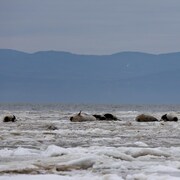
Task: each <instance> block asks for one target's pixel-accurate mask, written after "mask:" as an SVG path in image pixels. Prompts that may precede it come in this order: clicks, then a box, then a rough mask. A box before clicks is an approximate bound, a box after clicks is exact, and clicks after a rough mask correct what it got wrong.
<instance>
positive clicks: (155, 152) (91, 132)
mask: <svg viewBox="0 0 180 180" xmlns="http://www.w3.org/2000/svg"><path fill="white" fill-rule="evenodd" d="M73 107H74V106H73ZM28 108H29V107H28ZM46 108H47V109H48V107H46ZM138 108H139V107H138ZM70 109H71V108H70ZM72 109H73V108H72ZM102 109H103V110H104V112H105V111H106V112H107V111H108V112H113V114H115V115H116V116H117V117H119V118H120V119H122V121H115V122H112V121H105V122H83V123H73V122H70V121H69V117H70V115H71V114H73V113H74V110H72V111H69V109H68V110H67V109H66V108H64V109H61V110H58V109H52V108H49V111H47V110H45V109H43V108H42V107H41V108H40V109H38V110H37V109H36V108H34V109H33V107H31V108H29V109H22V110H21V109H17V108H15V110H13V109H8V107H6V108H3V109H2V110H1V109H0V118H1V119H2V118H3V116H4V115H5V114H6V113H10V112H11V113H13V114H16V115H17V117H18V121H17V122H15V123H3V122H2V121H0V139H1V141H0V162H1V163H0V180H1V179H3V180H11V179H13V180H16V179H18V180H19V179H21V178H22V179H24V178H26V179H32V178H33V179H35V180H39V179H44V180H46V179H47V180H49V179H64V180H66V179H67V180H71V179H72V180H73V179H75V180H76V179H87V180H88V179H100V180H101V179H102V180H116V179H124V180H125V179H126V180H135V179H139V180H141V179H142V180H146V179H147V180H151V179H159V180H160V179H162V180H164V179H170V180H171V179H174V180H176V179H179V178H180V148H179V145H180V139H179V137H180V131H179V130H180V125H179V122H163V123H162V122H151V123H139V122H135V117H136V116H137V115H138V114H140V113H141V112H143V111H144V107H143V109H139V110H138V111H137V110H136V111H135V110H131V109H128V110H127V111H125V110H124V109H123V108H122V109H123V110H122V109H118V108H116V109H114V106H113V107H112V109H109V106H108V107H106V106H104V107H103V108H101V110H102ZM96 110H97V109H96V107H93V106H92V107H88V111H86V112H88V113H93V112H95V111H96ZM171 111H172V110H171ZM171 111H169V112H171ZM102 112H103V111H102ZM146 112H148V113H151V114H153V115H154V116H156V117H160V116H161V115H162V112H164V110H162V111H156V112H153V111H152V109H147V111H146ZM174 113H175V114H176V115H177V116H179V115H180V113H179V111H174ZM49 125H55V126H56V127H57V130H49V129H48V128H47V127H48V126H49Z"/></svg>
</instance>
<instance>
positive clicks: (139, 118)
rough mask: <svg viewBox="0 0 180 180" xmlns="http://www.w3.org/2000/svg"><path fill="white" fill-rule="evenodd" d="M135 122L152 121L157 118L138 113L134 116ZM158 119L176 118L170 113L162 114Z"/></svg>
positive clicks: (172, 119)
mask: <svg viewBox="0 0 180 180" xmlns="http://www.w3.org/2000/svg"><path fill="white" fill-rule="evenodd" d="M136 121H137V122H153V121H159V120H158V119H157V118H155V117H154V116H151V115H146V114H140V115H139V116H137V117H136ZM160 121H176V122H177V121H178V118H177V117H176V116H174V115H172V114H164V115H163V116H162V117H161V119H160Z"/></svg>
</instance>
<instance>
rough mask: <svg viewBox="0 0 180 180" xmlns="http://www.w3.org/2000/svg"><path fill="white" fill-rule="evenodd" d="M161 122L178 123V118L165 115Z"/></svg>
mask: <svg viewBox="0 0 180 180" xmlns="http://www.w3.org/2000/svg"><path fill="white" fill-rule="evenodd" d="M161 121H176V122H177V121H178V118H177V117H176V116H174V115H172V114H164V115H163V116H162V117H161Z"/></svg>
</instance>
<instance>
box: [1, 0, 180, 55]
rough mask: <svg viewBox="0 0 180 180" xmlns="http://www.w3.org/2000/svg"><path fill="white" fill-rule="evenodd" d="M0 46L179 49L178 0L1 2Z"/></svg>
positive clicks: (85, 49) (105, 51) (94, 51)
mask: <svg viewBox="0 0 180 180" xmlns="http://www.w3.org/2000/svg"><path fill="white" fill-rule="evenodd" d="M0 48H9V49H16V50H21V51H25V52H36V51H40V50H58V51H69V52H73V53H78V54H112V53H116V52H121V51H141V52H148V53H155V54H157V53H166V52H176V51H180V0H0Z"/></svg>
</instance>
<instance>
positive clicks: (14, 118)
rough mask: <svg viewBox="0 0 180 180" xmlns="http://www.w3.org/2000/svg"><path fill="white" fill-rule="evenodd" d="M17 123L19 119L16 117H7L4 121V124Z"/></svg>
mask: <svg viewBox="0 0 180 180" xmlns="http://www.w3.org/2000/svg"><path fill="white" fill-rule="evenodd" d="M15 121H17V119H16V117H15V116H14V115H8V116H5V117H4V119H3V122H15Z"/></svg>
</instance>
